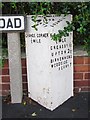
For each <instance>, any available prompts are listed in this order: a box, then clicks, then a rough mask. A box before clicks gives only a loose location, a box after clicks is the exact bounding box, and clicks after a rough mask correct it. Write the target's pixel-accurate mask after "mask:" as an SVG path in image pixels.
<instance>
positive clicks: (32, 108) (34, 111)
mask: <svg viewBox="0 0 90 120" xmlns="http://www.w3.org/2000/svg"><path fill="white" fill-rule="evenodd" d="M89 96H90V93H79V94H77V95H75V96H74V97H72V98H70V99H69V100H67V101H66V102H65V103H64V104H62V105H61V106H59V107H58V108H57V109H55V110H54V111H52V112H51V111H49V110H47V109H45V108H44V107H42V106H41V105H39V104H37V103H35V104H33V103H31V104H26V105H24V104H6V103H4V102H3V104H2V113H3V114H2V117H3V118H88V117H89V114H90V107H89V106H90V104H89V103H90V99H88V98H89Z"/></svg>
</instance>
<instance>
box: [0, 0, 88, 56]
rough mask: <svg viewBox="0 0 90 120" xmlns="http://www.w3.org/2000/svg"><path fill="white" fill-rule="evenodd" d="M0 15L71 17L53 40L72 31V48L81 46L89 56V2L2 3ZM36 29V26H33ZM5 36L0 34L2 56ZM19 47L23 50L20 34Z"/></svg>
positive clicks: (4, 50)
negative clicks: (68, 15)
mask: <svg viewBox="0 0 90 120" xmlns="http://www.w3.org/2000/svg"><path fill="white" fill-rule="evenodd" d="M0 8H1V9H2V14H3V15H7V14H16V15H18V14H22V15H27V14H28V15H29V14H32V15H35V17H34V19H33V20H34V22H36V17H37V15H43V16H44V18H45V16H46V15H47V14H57V15H61V14H64V15H67V14H72V15H73V21H72V23H69V21H68V22H67V25H68V26H67V27H65V28H64V30H63V31H61V30H59V31H58V34H55V35H53V36H52V37H53V40H58V38H61V37H62V36H67V35H68V32H69V31H72V30H73V31H74V46H76V45H83V48H84V49H85V50H86V51H87V52H88V55H90V2H2V3H0ZM34 27H35V29H36V26H34ZM6 39H7V35H6V34H5V33H4V34H2V47H3V48H4V49H3V55H4V54H7V51H6V49H5V48H6V47H7V40H6ZM21 47H22V48H25V40H24V34H23V33H22V34H21Z"/></svg>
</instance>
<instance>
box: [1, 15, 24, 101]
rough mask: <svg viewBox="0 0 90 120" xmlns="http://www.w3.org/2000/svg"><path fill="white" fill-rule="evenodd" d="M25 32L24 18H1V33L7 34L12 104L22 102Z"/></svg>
mask: <svg viewBox="0 0 90 120" xmlns="http://www.w3.org/2000/svg"><path fill="white" fill-rule="evenodd" d="M23 30H24V17H23V16H0V31H4V32H7V38H8V57H9V72H10V90H11V102H12V103H21V102H22V91H23V90H22V68H21V51H20V33H19V31H23Z"/></svg>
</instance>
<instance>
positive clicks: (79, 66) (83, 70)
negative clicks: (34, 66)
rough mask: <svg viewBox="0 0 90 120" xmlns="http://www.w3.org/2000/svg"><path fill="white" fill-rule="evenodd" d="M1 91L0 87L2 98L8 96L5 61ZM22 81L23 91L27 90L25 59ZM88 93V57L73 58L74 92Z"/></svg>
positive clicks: (89, 82)
mask: <svg viewBox="0 0 90 120" xmlns="http://www.w3.org/2000/svg"><path fill="white" fill-rule="evenodd" d="M1 77H2V82H1V83H0V86H1V85H2V90H1V87H0V94H2V95H3V96H5V95H8V94H10V76H9V64H8V59H6V61H5V64H4V67H3V68H2V75H1ZM22 79H23V91H24V92H25V93H26V92H27V91H28V90H27V72H26V59H25V58H22ZM87 91H90V57H85V56H84V57H83V56H74V92H75V93H78V92H87Z"/></svg>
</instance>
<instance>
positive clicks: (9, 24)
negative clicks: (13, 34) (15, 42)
mask: <svg viewBox="0 0 90 120" xmlns="http://www.w3.org/2000/svg"><path fill="white" fill-rule="evenodd" d="M22 30H24V16H0V31H22Z"/></svg>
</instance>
